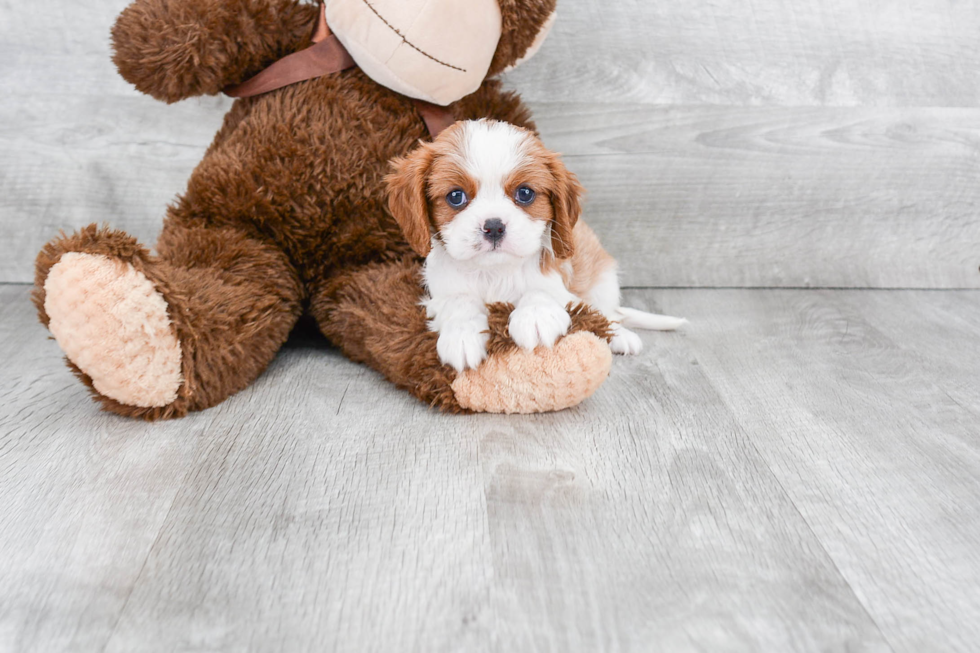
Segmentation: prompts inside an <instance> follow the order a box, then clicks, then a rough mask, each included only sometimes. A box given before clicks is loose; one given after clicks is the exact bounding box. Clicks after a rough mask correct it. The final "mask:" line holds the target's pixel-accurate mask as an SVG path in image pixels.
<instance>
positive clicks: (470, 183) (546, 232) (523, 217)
mask: <svg viewBox="0 0 980 653" xmlns="http://www.w3.org/2000/svg"><path fill="white" fill-rule="evenodd" d="M392 167H393V169H394V171H393V172H392V173H391V174H390V175H388V176H387V177H386V178H385V181H386V182H387V185H388V206H389V209H390V210H391V213H392V215H393V216H394V218H395V220H397V221H398V224H399V225H400V226H401V228H402V231H404V233H405V237H406V239H407V240H408V243H409V244H410V245H411V246H412V249H414V250H415V251H416V252H418V253H419V254H420V255H421V256H425V257H426V261H425V268H424V274H423V276H424V281H425V286H426V289H427V290H428V297H427V298H426V299H425V300H424V302H423V303H424V305H425V308H426V312H427V314H428V317H429V325H430V328H431V329H432V330H433V331H437V332H438V333H439V340H438V343H437V350H438V352H439V358H440V360H441V361H442V362H443V363H446V364H448V365H451V366H452V367H454V368H455V369H456V370H457V371H463V370H465V369H466V368H475V367H477V366H478V365H479V364H480V363H481V362H482V361H483V359H484V358H486V344H487V340H488V339H489V334H488V329H489V326H488V324H487V306H486V305H487V304H488V303H491V302H508V303H511V304H514V306H515V308H514V311H513V312H512V313H511V315H510V322H509V324H508V330H509V332H510V336H511V338H512V339H513V340H514V342H515V343H517V344H518V345H519V346H521V347H525V348H527V349H534V348H535V347H537V346H538V345H544V346H545V347H551V346H552V345H554V344H555V341H556V340H557V339H558V338H559V337H560V336H562V335H564V334H565V333H567V332H568V328H569V326H570V325H571V319H570V318H569V315H568V311H567V310H566V307H567V306H568V305H569V304H577V303H580V302H584V303H586V304H588V305H590V306H591V307H593V308H594V309H596V310H598V311H600V312H601V313H602V314H603V315H604V316H605V317H606V318H607V319H608V320H609V321H610V323H611V325H612V332H613V336H612V341H611V343H610V347H611V348H612V350H613V351H614V352H616V353H620V354H636V353H638V352H639V351H640V350H641V349H642V347H643V343H642V341H641V340H640V338H639V336H637V335H636V334H635V333H633V332H632V331H630V330H629V329H628V328H627V327H635V328H642V329H656V330H672V329H676V328H678V327H679V326H681V325H682V324H684V323H685V322H686V320H683V319H678V318H673V317H667V316H663V315H653V314H650V313H644V312H642V311H637V310H633V309H629V308H623V307H621V306H620V305H619V301H620V295H619V281H618V279H617V276H616V261H615V260H614V259H613V258H612V257H611V256H610V255H609V254H607V253H606V251H605V250H604V249H603V248H602V245H600V243H599V240H598V238H596V235H595V234H594V233H593V232H592V230H591V229H589V227H588V226H586V224H585V223H584V222H582V221H581V220H579V212H580V208H579V207H580V200H581V196H582V193H583V189H582V187H581V185H580V184H579V182H578V180H577V179H576V178H575V175H574V174H572V173H571V172H569V171H568V170H567V169H566V168H565V166H564V164H562V162H561V160H560V159H559V157H558V155H557V154H555V153H554V152H550V151H548V150H547V149H545V147H544V146H543V145H542V144H541V141H539V140H538V139H537V137H535V135H534V134H532V133H531V132H529V131H526V130H524V129H520V128H518V127H515V126H513V125H510V124H508V123H503V122H497V121H493V120H479V121H466V122H458V123H456V124H455V125H453V126H452V127H450V128H449V129H447V130H446V131H444V132H443V133H442V134H441V135H440V136H439V137H438V138H437V139H436V140H435V141H434V142H432V143H427V144H422V145H421V146H420V147H418V148H417V149H415V150H414V151H413V152H412V153H411V154H409V155H408V156H407V157H405V158H401V159H395V160H394V161H393V162H392Z"/></svg>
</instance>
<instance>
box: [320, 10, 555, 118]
mask: <svg viewBox="0 0 980 653" xmlns="http://www.w3.org/2000/svg"><path fill="white" fill-rule="evenodd" d="M555 3H556V0H327V2H326V17H327V23H328V24H329V25H330V29H331V30H332V31H333V32H334V34H336V35H337V38H338V39H340V41H341V42H342V43H343V44H344V46H345V47H346V48H347V50H348V51H349V52H350V54H351V56H352V57H353V58H354V60H355V61H356V62H357V64H358V66H360V67H361V69H362V70H363V71H364V72H365V73H367V75H368V76H370V77H371V78H372V79H374V80H375V81H376V82H378V83H380V84H382V85H384V86H387V87H388V88H390V89H392V90H395V91H398V92H399V93H402V94H404V95H407V96H409V97H413V98H417V99H419V100H425V101H427V102H432V103H434V104H440V105H447V104H449V103H451V102H455V101H456V100H458V99H460V98H461V97H463V96H465V95H469V94H470V93H472V92H473V91H475V90H476V89H477V88H479V86H480V84H481V83H482V82H483V80H484V79H486V78H487V77H489V76H493V75H496V74H498V73H501V72H503V71H505V70H508V69H510V68H512V67H514V66H516V65H517V64H519V63H521V62H522V61H524V60H525V59H527V58H528V57H530V56H531V55H533V54H534V52H536V51H537V49H538V47H540V45H541V43H542V42H543V41H544V38H545V36H547V34H548V31H549V30H550V29H551V25H552V23H553V22H554V18H555Z"/></svg>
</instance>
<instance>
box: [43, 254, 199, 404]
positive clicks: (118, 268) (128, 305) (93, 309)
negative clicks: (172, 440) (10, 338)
mask: <svg viewBox="0 0 980 653" xmlns="http://www.w3.org/2000/svg"><path fill="white" fill-rule="evenodd" d="M44 293H45V299H44V310H45V312H46V313H47V314H48V317H49V318H50V322H49V324H48V328H49V329H50V330H51V333H52V334H54V337H55V340H57V341H58V345H59V346H60V347H61V349H62V351H64V352H65V355H67V356H68V359H69V360H71V362H72V363H74V364H75V365H76V366H77V367H78V368H79V369H81V370H82V372H84V373H85V374H86V375H88V376H89V377H90V378H91V379H92V385H93V387H94V388H95V389H96V390H97V391H98V392H100V393H101V394H103V395H105V396H106V397H109V398H110V399H114V400H116V401H118V402H119V403H122V404H126V405H129V406H138V407H140V408H152V407H159V406H166V405H168V404H170V403H172V402H173V401H174V400H175V399H176V398H177V391H178V389H179V388H180V384H181V382H182V379H181V350H180V342H179V341H178V340H177V337H176V335H175V334H174V330H173V327H172V325H171V323H170V317H169V316H168V315H167V302H166V300H164V298H163V296H162V295H161V294H160V293H159V292H158V291H157V290H156V288H155V287H154V286H153V282H151V281H150V280H149V279H147V278H146V277H145V276H144V275H143V274H142V273H141V272H139V271H137V270H136V269H135V268H133V266H132V265H131V264H129V263H125V262H123V261H118V260H113V259H110V258H108V257H106V256H101V255H96V254H84V253H79V252H69V253H67V254H65V255H63V256H62V257H61V259H60V260H59V261H58V263H57V264H55V266H54V267H53V268H51V272H50V273H49V274H48V277H47V280H46V281H45V283H44Z"/></svg>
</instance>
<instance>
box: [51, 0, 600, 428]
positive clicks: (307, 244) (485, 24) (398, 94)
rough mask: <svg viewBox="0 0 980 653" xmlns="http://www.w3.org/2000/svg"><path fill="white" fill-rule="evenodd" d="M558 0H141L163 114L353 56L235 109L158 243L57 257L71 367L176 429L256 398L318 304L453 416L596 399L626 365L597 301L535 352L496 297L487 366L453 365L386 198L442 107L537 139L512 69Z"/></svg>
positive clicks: (136, 11)
mask: <svg viewBox="0 0 980 653" xmlns="http://www.w3.org/2000/svg"><path fill="white" fill-rule="evenodd" d="M555 1H556V0H466V2H459V1H458V0H370V1H368V0H328V2H327V3H326V5H325V8H323V9H318V7H317V6H316V5H311V4H305V3H302V2H299V1H298V0H136V1H135V2H133V3H132V4H131V5H130V6H129V7H128V8H126V9H125V10H124V11H123V13H122V14H121V15H120V17H119V18H118V20H117V22H116V25H115V26H114V28H113V31H112V38H113V44H114V48H115V56H114V61H115V63H116V65H117V67H118V68H119V72H120V73H121V74H122V76H123V77H124V78H125V79H127V80H128V81H129V82H131V83H132V84H134V85H135V86H136V88H137V89H138V90H140V91H142V92H144V93H147V94H149V95H151V96H153V97H154V98H157V99H159V100H163V101H165V102H177V101H179V100H182V99H184V98H188V97H192V96H197V95H214V94H218V93H221V92H222V91H224V90H227V89H229V87H232V88H233V90H234V89H235V88H237V89H241V88H242V86H241V85H242V83H243V82H244V83H245V85H246V86H247V85H248V84H249V83H250V82H251V80H257V79H259V77H258V76H259V75H261V74H262V73H263V71H266V72H267V74H268V72H271V71H274V70H276V69H275V68H274V66H275V65H278V64H277V63H276V62H280V61H285V60H286V58H288V57H289V56H290V55H294V56H300V55H303V53H307V52H308V50H309V52H314V51H313V49H312V48H310V46H311V45H312V44H313V43H314V42H319V41H321V40H322V39H323V37H324V35H325V34H329V33H330V32H332V33H333V34H332V36H333V38H335V39H337V40H339V42H340V45H338V46H337V47H338V48H339V49H340V51H343V53H344V56H348V55H349V57H350V58H351V59H352V60H353V63H354V64H356V65H351V66H344V67H345V68H346V69H345V70H343V71H341V72H335V73H332V74H324V75H319V76H317V75H315V74H313V75H303V76H300V77H299V78H298V79H305V80H306V81H299V82H297V83H289V84H286V85H284V86H281V87H279V88H275V90H271V91H269V92H263V93H260V94H256V95H253V96H251V97H244V98H243V99H239V100H237V101H236V102H235V103H234V105H233V106H232V108H231V110H230V112H229V113H228V115H227V116H226V117H225V121H224V125H223V126H222V128H221V130H220V131H219V132H218V134H217V136H216V137H215V139H214V142H213V143H212V144H211V146H210V148H209V149H208V150H207V152H206V154H205V156H204V159H203V160H202V161H201V163H200V164H199V165H198V166H197V168H196V169H195V171H194V173H193V174H192V176H191V178H190V181H189V182H188V186H187V190H186V192H185V193H184V194H183V195H181V196H179V197H178V198H177V200H176V201H175V202H174V203H173V204H172V205H171V206H170V207H168V209H167V215H166V218H165V220H164V225H163V230H162V232H161V235H160V237H159V240H158V241H157V244H156V250H155V253H151V252H150V251H148V250H147V249H146V248H145V247H143V246H142V245H141V244H140V243H138V242H137V241H136V239H135V238H133V237H132V236H130V235H128V234H126V233H124V232H122V231H117V230H113V229H110V228H108V227H101V228H100V227H97V226H96V225H90V226H89V227H86V228H84V229H81V230H80V231H77V232H75V233H74V234H71V235H62V236H61V237H59V238H56V239H55V240H53V241H51V242H50V243H48V244H47V245H46V246H45V247H44V248H43V250H42V251H41V253H40V254H39V255H38V259H37V266H36V279H35V291H34V302H35V305H36V306H37V309H38V312H39V316H40V319H41V322H42V323H43V324H44V325H46V326H47V327H48V328H49V329H50V331H51V333H52V334H53V335H54V337H55V339H56V340H57V342H58V344H59V346H60V347H61V348H62V350H63V351H64V353H65V355H66V358H67V362H68V364H69V367H70V368H71V369H72V370H73V371H74V372H75V374H76V375H77V376H78V377H79V378H80V379H81V380H82V381H83V382H84V383H85V384H86V385H87V386H88V387H89V388H90V390H91V392H92V394H93V396H94V397H95V398H96V399H97V400H98V401H99V402H101V404H102V405H103V406H104V407H105V408H106V409H108V410H110V411H113V412H116V413H119V414H121V415H127V416H134V417H142V418H146V419H158V418H168V417H177V416H181V415H184V414H186V413H187V412H188V411H194V410H202V409H205V408H208V407H210V406H214V405H216V404H217V403H219V402H221V401H223V400H224V399H225V398H227V397H228V396H230V395H231V394H233V393H235V392H237V391H239V390H241V389H243V388H245V387H247V386H248V385H249V384H250V383H251V382H252V381H253V380H255V379H256V378H257V377H258V375H259V374H261V373H262V371H263V370H264V369H265V368H266V366H267V365H268V364H269V363H270V361H271V360H272V358H273V357H274V356H275V354H276V352H277V351H278V349H279V348H280V347H281V346H282V344H283V343H284V342H285V340H286V338H287V337H288V335H289V333H290V331H291V330H292V329H293V327H294V326H295V324H296V322H297V320H298V319H299V318H300V316H301V315H302V314H304V313H308V314H310V315H312V317H313V318H314V319H315V320H316V322H317V324H318V326H319V328H320V330H321V331H322V332H323V334H324V335H325V336H326V337H327V338H328V339H329V341H330V342H331V343H333V344H334V345H336V346H337V347H339V348H340V349H341V350H342V351H343V352H344V353H345V354H346V355H347V356H348V357H350V358H351V359H352V360H355V361H359V362H362V363H365V364H367V365H369V366H371V367H372V368H374V369H376V370H378V371H379V372H381V373H382V374H383V375H385V376H386V377H387V378H388V379H390V380H391V381H392V382H394V383H395V384H397V385H398V386H399V387H402V388H405V389H407V390H408V391H409V392H411V393H412V394H413V395H415V396H416V397H418V398H419V399H421V400H423V401H425V402H427V403H428V404H430V405H432V406H435V407H438V408H440V409H443V410H447V411H455V412H464V411H488V412H537V411H548V410H558V409H562V408H566V407H568V406H573V405H575V404H577V403H579V402H581V401H582V400H583V399H585V398H586V397H588V396H589V395H591V394H592V393H593V392H594V391H595V390H596V388H597V387H598V386H599V385H600V384H601V383H602V382H603V381H604V380H605V378H606V377H607V375H608V372H609V368H610V364H611V362H610V361H611V355H610V350H609V347H608V344H607V336H608V333H607V331H608V326H609V325H608V322H606V320H605V319H604V318H603V317H602V316H600V315H599V314H598V313H595V312H593V311H591V310H589V309H588V308H586V307H581V306H580V307H576V308H574V309H572V310H571V316H572V328H571V329H570V330H569V333H568V335H567V336H565V337H564V338H563V339H561V340H560V341H558V342H557V343H556V345H555V346H554V348H552V349H546V348H543V347H539V348H538V349H536V350H534V351H527V350H523V349H520V348H519V347H517V346H516V345H515V344H514V343H513V342H512V341H511V340H510V338H509V336H508V335H507V319H508V311H510V310H512V307H509V306H501V305H497V306H493V307H491V309H492V310H491V319H490V321H489V323H490V342H489V344H488V353H489V355H488V358H487V360H486V361H485V362H484V363H483V364H482V365H481V366H480V367H479V368H478V369H476V370H467V371H466V372H465V373H462V374H457V373H456V372H455V371H454V370H453V369H452V368H450V367H448V366H444V365H442V364H441V363H440V362H439V359H438V355H437V353H436V340H437V336H436V334H435V333H432V332H430V331H429V330H428V328H427V323H426V317H425V313H424V309H422V308H421V307H420V305H419V300H420V293H421V286H420V277H419V272H420V259H419V258H418V257H417V255H415V254H414V253H413V252H412V250H411V248H410V247H409V245H408V243H407V242H406V241H405V239H404V237H403V235H402V233H401V230H400V229H399V227H398V224H397V223H396V222H395V220H394V219H393V218H392V216H391V214H390V213H389V212H388V209H387V207H386V203H385V198H384V182H383V179H384V176H385V173H386V172H387V171H388V165H389V161H390V160H391V159H392V158H393V157H396V156H404V155H405V154H407V153H408V152H409V151H410V150H411V149H412V148H413V147H415V145H416V144H417V143H418V142H419V141H420V140H421V139H427V138H428V137H429V135H428V132H427V129H426V122H425V121H424V120H423V117H424V115H425V114H426V109H425V107H427V106H428V107H432V106H433V105H448V111H449V112H450V114H451V115H452V116H453V118H455V119H477V118H484V117H488V118H495V119H497V120H502V121H507V122H511V123H514V124H516V125H520V126H523V127H527V128H530V129H532V130H533V129H534V126H533V123H532V122H531V121H530V115H529V112H528V110H527V108H526V107H525V106H524V105H523V104H522V103H521V101H520V99H519V98H518V97H517V96H516V95H515V94H513V93H509V92H505V91H503V90H502V89H501V85H500V83H499V81H497V80H495V79H494V77H495V76H497V75H498V74H499V73H501V72H502V71H504V70H505V69H508V68H510V67H512V66H514V65H516V64H517V63H518V62H519V61H521V60H522V59H524V58H526V57H528V56H530V55H531V54H533V52H534V51H535V50H536V49H537V47H538V46H539V45H540V43H541V41H542V40H543V37H544V35H545V34H546V33H547V30H548V29H549V28H550V25H551V23H552V20H553V17H554V11H555ZM318 15H323V16H325V18H326V23H327V25H328V26H329V27H327V26H326V25H324V24H323V23H322V21H321V22H320V23H319V24H318ZM341 45H342V46H343V47H342V48H341V47H340V46H341ZM317 47H319V46H317ZM295 53H300V55H296V54H295ZM314 54H315V52H314ZM303 56H305V55H303ZM273 86H275V85H273ZM229 93H230V94H232V95H235V93H234V92H233V91H229ZM413 98H414V99H413ZM419 100H424V101H426V102H428V103H431V104H428V105H427V104H424V103H420V102H419Z"/></svg>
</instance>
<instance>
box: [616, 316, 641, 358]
mask: <svg viewBox="0 0 980 653" xmlns="http://www.w3.org/2000/svg"><path fill="white" fill-rule="evenodd" d="M611 326H612V333H613V337H612V340H611V341H610V343H609V348H610V349H612V351H613V353H614V354H625V355H627V356H631V355H633V354H639V353H640V352H641V351H643V341H642V340H640V336H638V335H636V334H635V333H633V332H632V331H630V330H629V329H627V328H626V327H624V326H623V325H621V324H616V323H615V322H613V323H612V324H611Z"/></svg>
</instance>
